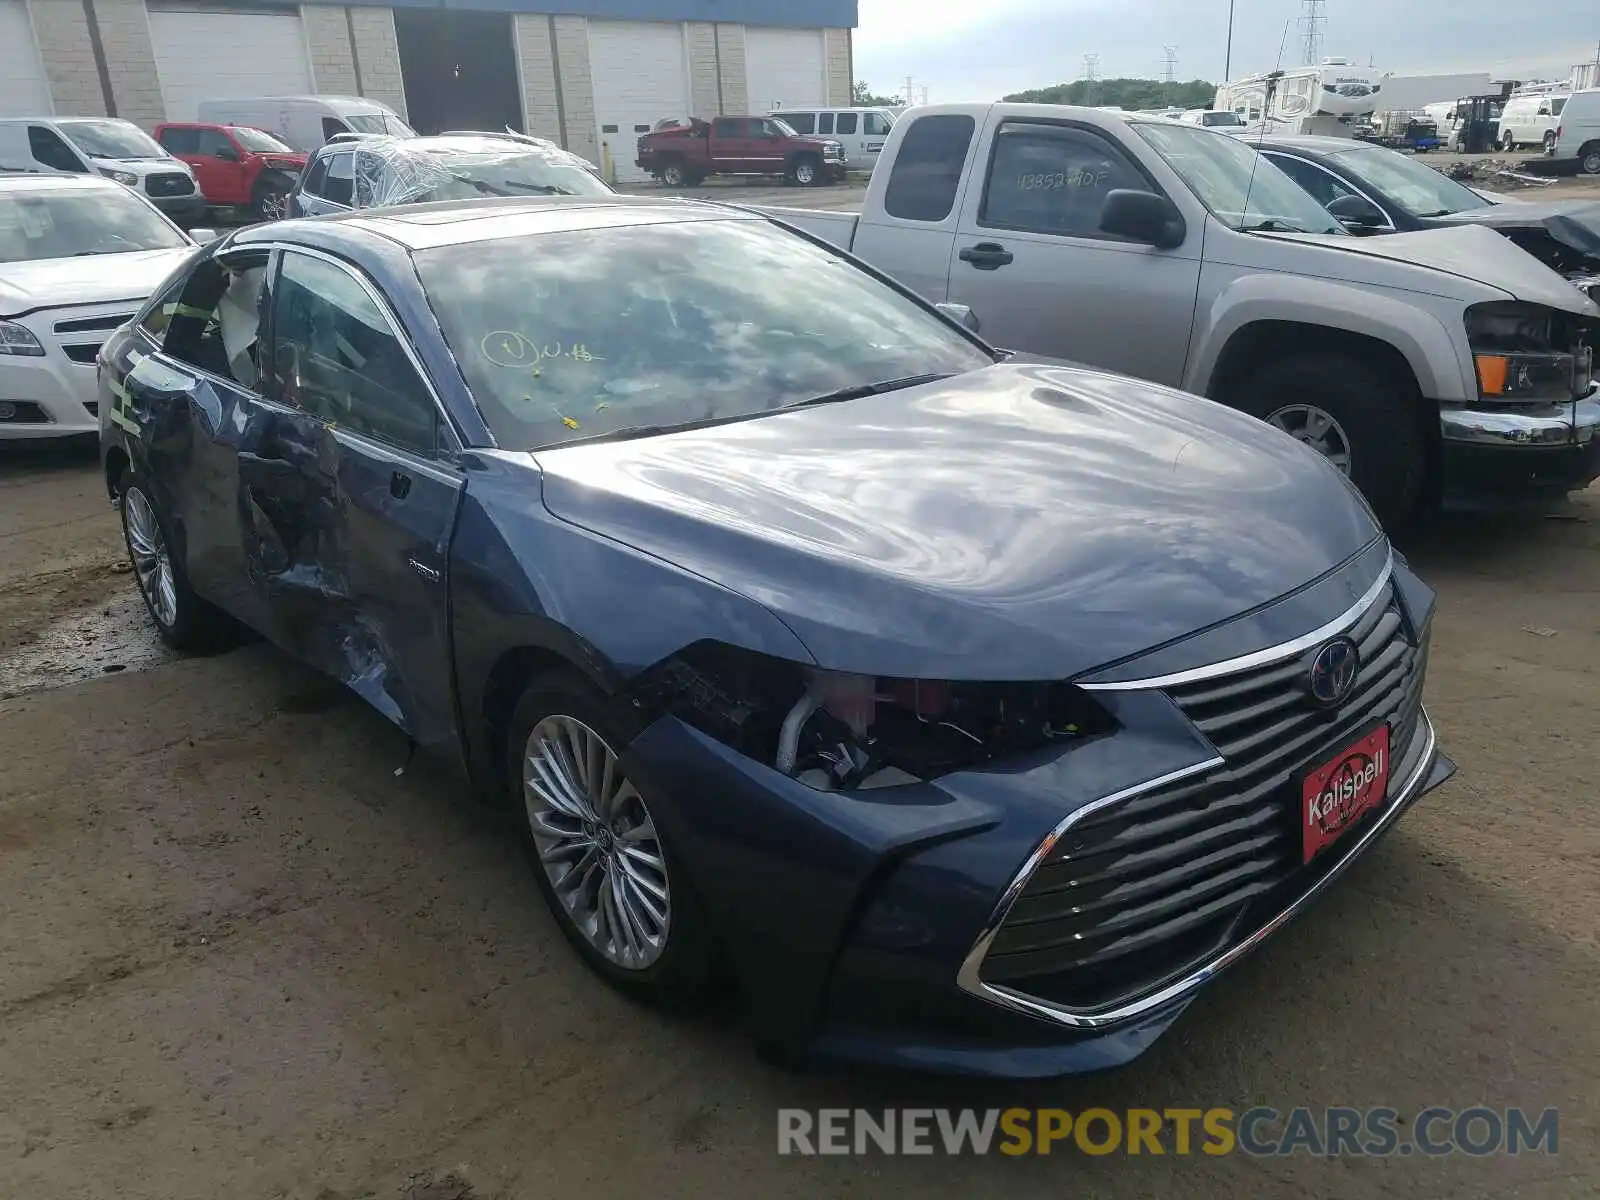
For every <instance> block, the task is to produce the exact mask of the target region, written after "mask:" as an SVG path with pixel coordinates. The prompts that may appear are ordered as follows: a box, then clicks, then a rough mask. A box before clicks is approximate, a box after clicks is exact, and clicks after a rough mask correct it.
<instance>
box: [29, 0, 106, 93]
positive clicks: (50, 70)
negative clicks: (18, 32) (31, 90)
mask: <svg viewBox="0 0 1600 1200" xmlns="http://www.w3.org/2000/svg"><path fill="white" fill-rule="evenodd" d="M28 15H29V17H30V18H31V19H32V21H33V34H34V38H35V40H36V41H37V42H38V43H39V57H40V58H41V59H43V60H44V74H45V80H46V82H48V83H49V85H50V100H51V103H53V104H54V105H55V110H56V113H57V115H58V116H63V117H103V116H105V115H107V114H106V98H105V89H104V88H102V87H101V84H100V71H99V69H98V68H97V67H96V66H95V62H94V50H93V48H92V47H91V46H90V44H89V20H88V18H87V17H86V16H85V15H84V11H83V2H82V0H28Z"/></svg>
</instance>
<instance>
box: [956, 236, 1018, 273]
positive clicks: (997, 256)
mask: <svg viewBox="0 0 1600 1200" xmlns="http://www.w3.org/2000/svg"><path fill="white" fill-rule="evenodd" d="M957 257H958V258H960V259H961V261H962V262H969V263H971V264H972V265H973V266H974V267H976V268H978V270H980V271H994V270H997V269H999V268H1000V267H1003V266H1005V265H1006V264H1007V263H1008V262H1010V261H1011V260H1012V259H1014V258H1016V255H1015V254H1013V253H1011V251H1009V250H1007V249H1006V248H1005V247H1004V246H1002V245H1001V244H1000V243H999V242H979V243H978V244H977V245H976V246H965V247H963V248H962V250H961V253H960V254H959V255H957Z"/></svg>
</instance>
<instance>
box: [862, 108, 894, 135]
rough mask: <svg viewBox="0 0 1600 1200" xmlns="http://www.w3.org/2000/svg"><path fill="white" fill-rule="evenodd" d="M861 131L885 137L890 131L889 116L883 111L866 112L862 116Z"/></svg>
mask: <svg viewBox="0 0 1600 1200" xmlns="http://www.w3.org/2000/svg"><path fill="white" fill-rule="evenodd" d="M861 132H862V133H864V134H866V135H867V136H868V137H885V136H887V135H888V132H889V118H888V117H886V116H884V115H883V114H882V113H872V112H869V113H864V114H863V115H862V118H861Z"/></svg>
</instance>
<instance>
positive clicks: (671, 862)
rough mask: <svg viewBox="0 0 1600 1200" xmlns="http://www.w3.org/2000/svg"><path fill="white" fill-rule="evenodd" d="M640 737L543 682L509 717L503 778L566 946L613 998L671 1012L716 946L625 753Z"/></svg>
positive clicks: (616, 712) (596, 707)
mask: <svg viewBox="0 0 1600 1200" xmlns="http://www.w3.org/2000/svg"><path fill="white" fill-rule="evenodd" d="M636 733H637V730H636V729H635V728H634V724H633V722H632V721H631V720H630V719H629V717H628V716H627V714H626V712H625V710H620V709H618V707H617V706H616V705H614V704H612V703H611V702H610V701H608V700H607V699H606V697H605V696H603V695H602V694H600V693H599V692H597V691H596V690H595V689H594V688H592V687H590V686H589V685H588V684H587V683H585V682H584V681H582V680H580V679H578V678H577V677H576V676H566V675H553V676H548V677H544V678H541V679H537V680H535V681H534V682H533V683H531V684H530V685H529V687H528V690H527V691H526V692H524V693H523V696H522V699H521V701H520V702H519V703H518V704H517V708H516V712H515V714H514V715H513V717H512V720H511V726H510V736H509V738H508V756H509V761H508V763H507V768H508V769H507V778H508V780H509V782H510V786H511V790H512V797H513V801H514V803H515V806H516V808H517V810H518V811H519V812H520V813H521V814H522V821H523V832H524V835H525V836H524V841H525V843H526V846H527V850H528V854H529V857H530V859H531V862H532V867H533V874H534V878H535V880H536V881H537V883H538V885H539V890H540V892H542V893H543V895H544V898H545V902H546V903H547V904H548V905H549V906H550V911H551V913H553V914H554V916H555V919H556V923H557V924H558V925H560V927H561V932H562V933H563V934H564V935H565V936H566V938H567V940H568V941H569V942H571V943H572V945H573V947H574V948H575V949H576V950H577V951H578V953H579V954H580V955H581V956H582V957H583V959H584V961H585V962H587V963H588V964H589V966H590V967H591V968H592V969H593V970H594V971H595V973H596V974H598V975H600V976H601V977H602V978H603V979H605V980H606V981H607V982H609V983H611V984H612V985H613V986H615V987H617V988H618V989H620V990H622V991H624V992H627V993H629V994H631V995H634V996H636V997H638V998H639V999H642V1000H648V1001H653V1002H658V1003H660V1002H667V1003H676V1002H680V1001H685V1000H689V999H692V998H695V997H697V996H699V995H701V994H703V993H704V992H705V991H706V990H707V988H708V985H709V984H710V982H711V980H712V979H713V977H714V971H713V967H714V963H715V954H714V947H715V941H714V939H713V937H712V935H711V930H710V924H709V921H708V920H707V918H706V917H705V915H704V913H703V912H702V910H701V908H700V906H699V904H698V902H697V900H696V897H695V894H694V892H693V890H692V888H691V885H690V882H689V880H688V878H687V869H686V867H685V866H684V864H683V862H682V861H681V860H680V859H678V858H677V857H676V856H675V855H674V853H673V851H672V848H671V846H669V845H668V843H667V839H666V836H665V833H664V832H663V831H662V829H661V828H660V827H659V826H658V825H657V823H656V815H657V814H656V812H655V811H654V809H653V807H652V805H653V801H652V799H651V797H649V796H648V795H647V794H646V792H645V790H644V789H642V788H641V787H640V786H639V785H638V783H637V782H636V781H635V780H634V779H633V778H631V776H630V774H629V769H628V766H627V763H626V761H625V759H624V757H623V754H622V753H621V752H622V751H623V749H624V748H625V747H626V746H627V744H628V743H629V742H630V741H631V740H632V738H633V736H634V735H635V734H636Z"/></svg>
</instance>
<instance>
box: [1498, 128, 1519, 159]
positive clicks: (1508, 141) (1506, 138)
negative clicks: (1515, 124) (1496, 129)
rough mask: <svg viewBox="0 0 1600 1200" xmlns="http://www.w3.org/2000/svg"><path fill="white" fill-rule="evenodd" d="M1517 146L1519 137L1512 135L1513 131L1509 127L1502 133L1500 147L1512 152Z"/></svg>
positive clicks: (1508, 152)
mask: <svg viewBox="0 0 1600 1200" xmlns="http://www.w3.org/2000/svg"><path fill="white" fill-rule="evenodd" d="M1516 148H1517V139H1516V138H1514V137H1512V136H1511V131H1510V130H1509V129H1508V130H1506V131H1505V132H1504V133H1502V134H1501V135H1500V149H1502V150H1504V151H1505V152H1506V153H1507V154H1510V153H1511V152H1512V151H1513V150H1515V149H1516Z"/></svg>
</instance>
